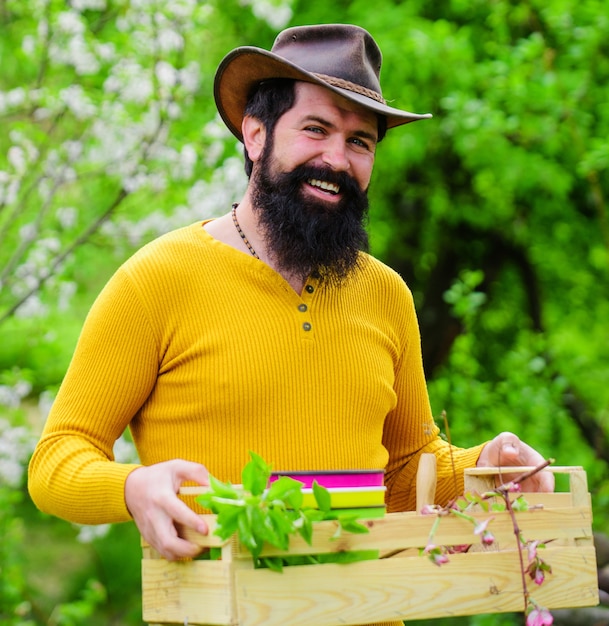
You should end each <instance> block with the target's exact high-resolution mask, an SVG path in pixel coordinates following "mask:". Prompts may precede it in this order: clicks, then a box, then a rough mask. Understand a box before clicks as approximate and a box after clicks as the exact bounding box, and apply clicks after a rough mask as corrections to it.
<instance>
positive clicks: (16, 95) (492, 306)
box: [0, 0, 609, 626]
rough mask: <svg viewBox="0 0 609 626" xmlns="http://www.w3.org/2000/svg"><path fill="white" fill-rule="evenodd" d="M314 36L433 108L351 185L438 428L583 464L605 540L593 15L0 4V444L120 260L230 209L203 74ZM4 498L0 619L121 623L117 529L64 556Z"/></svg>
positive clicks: (499, 5)
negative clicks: (399, 287) (281, 33)
mask: <svg viewBox="0 0 609 626" xmlns="http://www.w3.org/2000/svg"><path fill="white" fill-rule="evenodd" d="M322 22H351V23H357V24H360V25H362V26H364V27H365V28H367V29H368V30H369V31H370V32H371V33H372V34H373V35H374V36H375V38H376V39H377V40H378V41H379V43H380V45H381V48H382V50H383V53H384V64H383V71H382V83H383V89H384V94H385V97H386V98H387V99H388V100H390V101H391V102H392V103H394V104H395V105H396V106H400V107H403V108H407V109H410V110H413V111H417V112H432V113H433V115H434V118H433V119H432V120H431V121H423V122H418V123H416V124H412V125H409V126H406V127H403V128H400V129H396V130H395V131H392V132H390V133H389V135H388V136H387V138H386V139H385V140H384V141H383V142H382V143H381V145H380V146H379V150H378V157H377V164H376V168H375V173H374V177H373V181H372V185H371V189H370V196H371V213H370V232H371V242H372V251H373V253H375V254H376V255H377V256H379V257H380V258H382V259H383V260H384V261H385V262H387V263H388V264H389V265H391V266H392V267H394V268H395V269H397V270H398V271H399V272H400V273H401V274H402V275H403V276H404V278H405V280H406V281H407V283H408V284H409V286H410V288H411V289H412V291H413V294H414V297H415V301H416V304H417V310H418V313H419V320H420V326H421V333H422V345H423V351H424V361H425V368H426V373H427V376H428V381H429V391H430V397H431V401H432V407H433V410H434V413H435V414H436V415H438V416H440V414H441V412H442V411H446V412H447V415H448V421H449V425H450V435H451V439H452V441H453V443H455V444H457V445H462V446H469V445H473V444H475V443H478V442H480V441H481V440H484V439H486V438H490V437H492V436H493V435H494V434H496V433H497V432H499V431H501V430H513V431H515V432H517V433H518V434H519V435H520V436H522V437H523V438H524V439H525V440H526V441H527V442H529V443H531V444H532V445H533V446H535V447H537V448H538V449H539V450H540V451H541V452H542V453H544V454H546V455H548V456H553V457H555V458H556V459H557V462H558V463H559V464H569V465H576V464H581V465H583V466H584V467H585V468H586V470H587V472H588V477H589V481H590V488H591V491H592V492H593V494H594V497H593V504H594V508H595V523H596V524H597V526H598V527H599V528H600V527H602V526H603V525H606V523H607V521H608V520H607V513H606V511H607V510H609V509H608V505H609V481H608V480H607V464H608V462H609V452H608V451H609V385H608V384H607V380H608V379H609V376H608V374H609V367H608V366H607V363H609V325H608V324H607V320H609V298H608V296H607V294H608V293H609V213H608V207H607V197H608V195H609V140H608V139H607V138H608V137H609V99H608V98H607V88H606V86H607V83H608V82H609V81H608V79H609V6H607V4H606V3H605V2H604V1H603V0H578V1H577V2H576V1H575V0H530V1H529V2H526V3H523V2H517V1H515V0H514V1H510V0H493V1H492V2H490V1H488V0H447V1H446V2H443V3H432V2H427V1H425V0H409V1H408V2H404V1H400V0H378V1H377V2H376V3H375V4H374V6H373V7H371V5H370V2H369V1H363V0H351V1H348V2H347V1H343V0H335V1H333V2H324V3H322V2H317V1H315V0H313V1H311V0H306V1H305V0H292V1H289V0H209V1H207V2H195V1H194V0H192V1H191V0H172V1H163V2H161V1H160V0H145V1H144V0H140V1H139V2H133V1H129V0H74V1H73V2H70V3H65V2H63V1H60V0H28V1H27V2H23V0H0V67H2V73H1V75H0V124H2V127H3V128H4V129H6V131H5V132H3V133H0V284H1V291H0V346H1V350H0V372H2V375H1V376H0V391H1V392H2V396H1V397H0V404H1V405H2V407H0V420H2V419H4V420H5V421H4V422H3V424H4V426H3V428H4V430H3V433H4V434H3V437H5V436H7V435H6V433H7V432H8V431H7V430H6V423H7V422H6V420H7V419H8V420H10V423H11V427H12V428H13V429H17V428H23V427H24V425H26V426H27V427H28V428H30V430H31V432H32V433H34V435H36V434H37V433H38V432H39V430H40V427H41V419H43V417H44V412H45V411H44V405H45V403H48V402H49V398H50V397H52V394H53V392H54V391H55V390H56V388H57V386H58V385H59V383H60V381H61V378H62V376H63V374H64V372H65V369H66V367H67V365H68V362H69V359H70V356H71V353H72V350H73V348H74V345H75V342H76V339H77V336H78V332H79V329H80V326H81V325H82V322H83V319H84V316H85V315H86V312H87V310H88V307H89V306H90V304H91V302H92V300H93V298H94V297H95V296H96V294H97V293H98V292H99V290H100V289H101V287H102V286H103V284H104V282H105V281H106V280H107V278H108V277H109V276H110V275H111V273H112V272H113V271H114V270H115V269H116V267H117V266H118V265H119V264H120V263H121V262H122V260H124V259H125V258H126V257H127V256H129V255H130V254H131V253H132V252H133V251H134V250H135V249H136V248H137V247H139V246H140V245H142V244H143V243H144V242H145V241H147V240H149V239H151V238H152V237H154V236H156V235H158V234H160V233H162V232H165V231H167V230H170V229H171V228H174V227H177V226H180V225H183V224H185V223H187V222H189V221H195V220H197V219H204V218H209V217H213V216H214V215H219V214H222V213H224V212H226V210H227V208H228V207H229V206H230V203H231V202H232V201H234V200H237V199H238V197H239V195H240V190H242V189H243V185H244V179H243V175H242V166H241V159H240V148H239V146H237V145H236V144H235V141H234V139H233V138H232V137H231V136H230V135H229V133H228V132H227V131H226V130H225V129H224V128H223V126H222V124H221V123H219V121H218V120H217V118H216V114H215V108H214V104H213V99H212V95H211V94H212V85H213V74H214V71H215V67H216V66H217V63H218V62H219V61H220V59H221V58H222V56H223V55H224V54H225V53H226V52H227V51H228V50H230V49H231V48H233V47H235V46H237V45H244V44H252V45H259V46H262V47H266V48H268V47H270V46H271V44H272V41H273V39H274V36H275V34H276V33H277V32H278V30H280V29H281V28H282V27H283V26H284V25H296V24H306V23H322ZM39 401H40V402H41V404H42V406H43V408H42V409H40V410H39V409H38V408H36V407H37V403H38V402H39ZM41 415H42V418H41V417H40V416H41ZM439 425H440V427H441V428H442V429H443V430H445V428H444V424H443V423H440V424H439ZM19 432H20V433H21V431H19ZM2 454H4V455H6V454H7V453H6V451H3V452H0V461H3V462H5V465H3V467H7V466H8V465H7V459H6V458H4V457H2ZM8 461H10V462H11V463H13V465H11V467H14V466H15V465H19V464H21V466H22V467H23V466H24V465H25V463H26V462H27V458H23V454H22V455H21V456H19V457H18V458H17V457H15V458H12V459H8ZM0 473H1V472H0ZM12 477H13V479H14V477H15V474H14V473H13V474H12ZM0 478H2V476H0ZM15 480H16V482H15V481H13V482H10V483H9V482H8V480H7V485H1V486H0V498H1V502H0V526H1V528H2V533H3V541H2V542H1V544H2V545H1V546H0V558H1V560H0V584H1V585H2V587H0V593H1V597H0V600H1V602H0V620H1V621H2V622H3V623H5V622H6V623H7V624H20V625H21V626H25V625H26V624H84V623H87V624H93V625H95V624H96V623H99V624H114V623H116V624H139V623H141V620H140V618H139V604H138V602H139V574H138V571H139V563H138V560H139V556H138V545H137V537H136V533H135V530H134V529H133V528H131V527H130V526H121V527H116V528H112V529H110V530H109V534H108V535H106V536H105V537H101V538H98V539H95V540H94V541H93V542H92V543H90V544H80V543H77V542H76V541H75V536H76V534H77V531H76V530H75V529H73V528H72V527H71V526H70V525H67V524H65V523H64V522H61V521H59V520H50V519H48V518H45V517H43V516H41V515H40V514H38V513H37V512H36V511H35V510H34V508H33V507H32V505H31V504H30V503H28V501H27V499H26V498H25V496H24V494H25V489H24V486H23V478H22V477H21V478H20V479H19V478H17V479H15ZM4 537H7V538H10V537H12V538H13V540H12V541H5V540H4ZM50 548H53V549H52V550H49V549H50ZM68 554H69V555H71V556H72V557H73V558H66V555H68ZM56 571H57V572H61V574H57V573H56ZM41 573H42V576H41ZM58 575H61V576H63V578H62V580H65V581H66V582H65V585H63V586H62V588H61V589H59V590H57V589H55V588H53V586H52V585H51V584H50V583H49V580H50V578H51V577H56V576H58ZM87 581H91V582H87ZM104 597H107V600H104ZM102 607H103V609H102ZM93 609H95V610H94V611H93ZM11 620H12V621H11ZM96 620H99V621H96ZM444 622H446V623H451V624H457V623H459V624H465V623H468V624H472V625H474V624H475V625H476V626H485V625H486V624H499V623H502V624H503V623H505V624H508V623H515V622H514V621H512V617H511V616H478V617H475V618H460V619H457V618H455V619H454V620H439V621H437V622H436V623H438V624H440V623H444Z"/></svg>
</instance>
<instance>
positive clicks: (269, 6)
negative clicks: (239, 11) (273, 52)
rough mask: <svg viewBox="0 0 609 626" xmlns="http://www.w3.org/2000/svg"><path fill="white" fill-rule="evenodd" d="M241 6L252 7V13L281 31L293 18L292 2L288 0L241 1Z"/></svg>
mask: <svg viewBox="0 0 609 626" xmlns="http://www.w3.org/2000/svg"><path fill="white" fill-rule="evenodd" d="M241 6H250V7H251V8H252V13H253V14H254V15H255V16H256V17H257V18H258V19H261V20H264V21H265V22H266V23H267V24H268V25H269V26H271V27H272V28H274V29H276V30H281V29H282V28H284V27H285V26H286V24H287V23H288V22H289V21H290V19H291V18H292V7H291V2H290V1H289V0H288V1H286V0H284V1H283V2H282V1H278V0H241Z"/></svg>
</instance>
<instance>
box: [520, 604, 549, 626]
mask: <svg viewBox="0 0 609 626" xmlns="http://www.w3.org/2000/svg"><path fill="white" fill-rule="evenodd" d="M553 623H554V618H553V617H552V613H550V611H548V609H543V608H541V607H536V608H534V609H533V610H532V611H531V612H530V613H529V614H528V615H527V624H526V626H550V625H551V624H553Z"/></svg>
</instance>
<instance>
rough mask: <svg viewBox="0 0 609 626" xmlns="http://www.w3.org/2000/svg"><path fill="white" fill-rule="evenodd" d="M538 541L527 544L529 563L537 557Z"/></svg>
mask: <svg viewBox="0 0 609 626" xmlns="http://www.w3.org/2000/svg"><path fill="white" fill-rule="evenodd" d="M538 545H539V541H531V542H530V543H529V544H528V546H527V554H528V556H529V563H530V562H531V561H534V560H535V559H536V558H537V546H538Z"/></svg>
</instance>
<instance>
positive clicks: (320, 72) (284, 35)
mask: <svg viewBox="0 0 609 626" xmlns="http://www.w3.org/2000/svg"><path fill="white" fill-rule="evenodd" d="M381 61H382V55H381V51H380V49H379V47H378V46H377V44H376V42H375V41H374V39H373V38H372V36H371V35H370V33H368V32H367V31H366V30H364V29H363V28H360V27H359V26H352V25H349V24H321V25H317V26H295V27H293V28H288V29H287V30H284V31H283V32H281V33H279V35H278V36H277V39H275V43H274V44H273V47H272V48H271V51H270V52H269V51H268V50H264V49H262V48H254V47H252V46H244V47H241V48H236V49H235V50H233V51H232V52H229V53H228V54H227V55H226V57H224V59H223V60H222V62H221V63H220V65H219V66H218V70H217V72H216V79H215V83H214V97H215V99H216V106H217V107H218V111H219V113H220V115H221V116H222V119H223V120H224V122H225V123H226V125H227V126H228V128H229V129H230V131H231V132H232V133H233V134H234V135H235V136H236V137H237V138H238V139H239V141H243V137H242V135H241V122H242V121H243V112H244V110H245V105H246V103H247V99H248V96H249V95H250V93H251V91H252V89H253V88H254V87H255V86H256V85H258V84H259V83H261V82H262V81H264V80H269V79H272V78H292V79H295V80H302V81H306V82H309V83H315V84H317V85H322V86H323V87H327V88H328V89H330V90H332V91H334V92H336V93H338V94H339V95H341V96H343V97H344V98H346V99H347V100H351V101H352V102H356V103H358V104H361V105H362V106H364V107H365V108H367V109H369V110H371V111H374V112H375V113H378V114H379V115H384V116H385V117H386V118H387V128H393V127H394V126H399V125H401V124H408V123H409V122H416V121H417V120H422V119H426V118H430V117H431V114H430V113H426V114H423V115H420V114H417V113H409V112H408V111H402V110H400V109H395V108H393V107H390V106H388V105H387V104H386V102H385V100H384V98H383V95H382V92H381V85H380V82H379V75H380V72H381Z"/></svg>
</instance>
